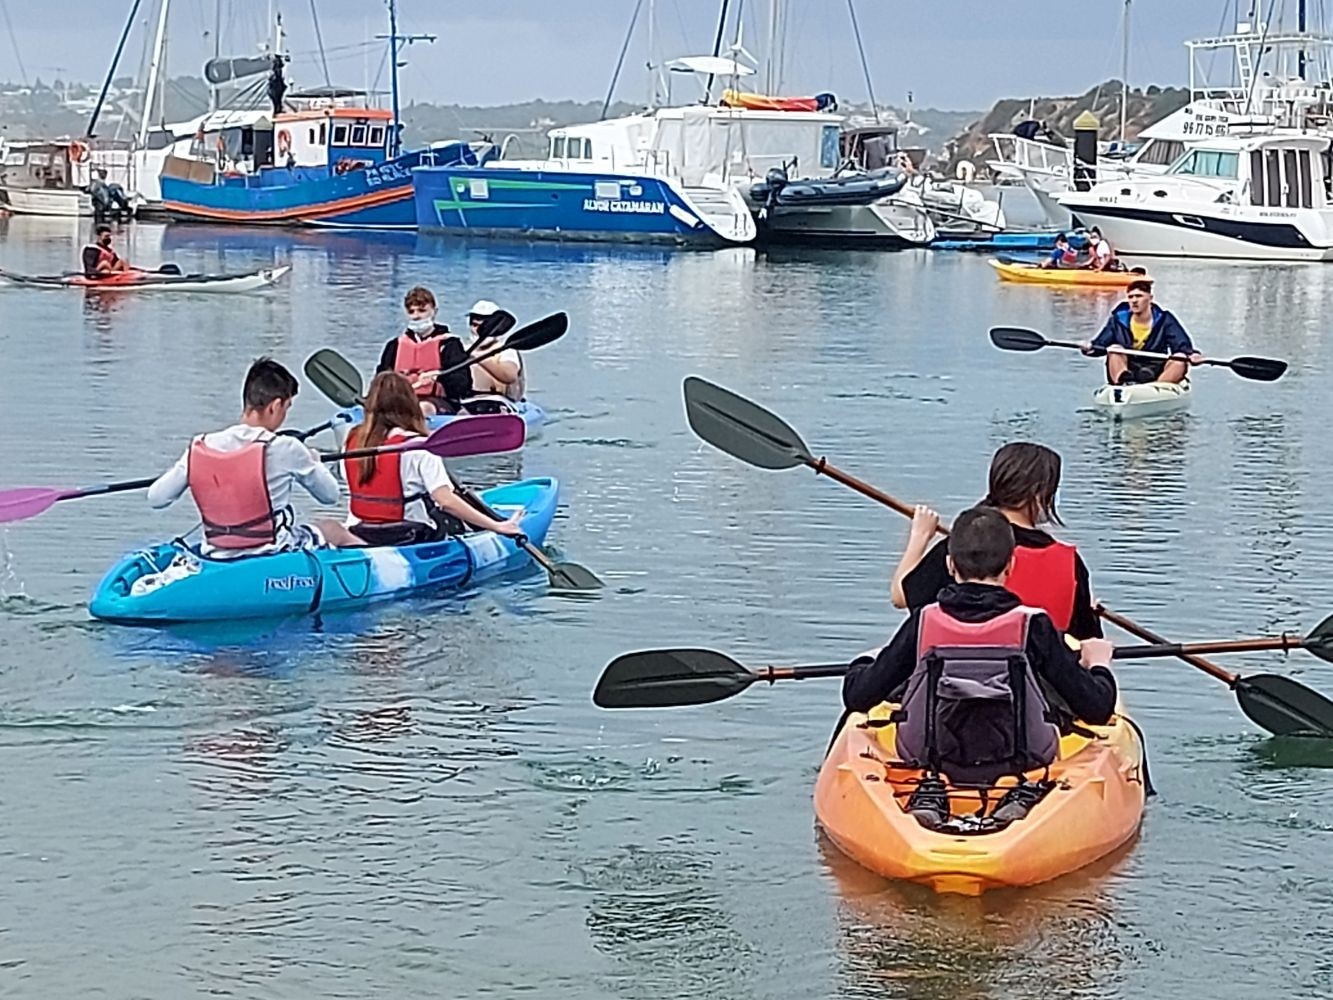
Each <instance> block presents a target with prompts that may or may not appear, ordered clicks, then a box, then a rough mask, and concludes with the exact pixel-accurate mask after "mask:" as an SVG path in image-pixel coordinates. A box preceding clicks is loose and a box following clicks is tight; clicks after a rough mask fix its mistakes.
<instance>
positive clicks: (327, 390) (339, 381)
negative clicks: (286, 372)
mask: <svg viewBox="0 0 1333 1000" xmlns="http://www.w3.org/2000/svg"><path fill="white" fill-rule="evenodd" d="M305 376H306V378H308V379H310V381H311V382H312V383H313V384H314V386H315V388H316V389H318V390H319V391H320V392H322V393H324V395H326V396H328V397H329V399H331V400H333V402H334V403H336V404H337V405H338V406H342V407H347V406H355V405H356V404H357V403H359V402H360V401H361V393H362V391H363V386H362V383H361V373H360V372H359V371H357V370H356V366H355V365H354V364H352V363H351V362H350V361H348V360H347V359H346V358H344V357H343V356H342V355H341V354H339V353H338V352H337V351H335V350H332V349H331V348H328V347H325V348H322V349H321V350H318V351H316V352H315V353H314V354H312V355H310V357H308V358H306V361H305Z"/></svg>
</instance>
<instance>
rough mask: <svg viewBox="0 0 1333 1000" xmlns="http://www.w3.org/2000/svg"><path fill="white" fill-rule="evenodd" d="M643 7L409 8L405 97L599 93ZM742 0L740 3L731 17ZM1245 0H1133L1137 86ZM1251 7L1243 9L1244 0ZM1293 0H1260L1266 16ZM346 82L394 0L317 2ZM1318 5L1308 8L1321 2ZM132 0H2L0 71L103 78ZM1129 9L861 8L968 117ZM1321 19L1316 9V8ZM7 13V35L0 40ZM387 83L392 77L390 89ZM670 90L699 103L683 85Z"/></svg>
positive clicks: (436, 3) (812, 36) (753, 46)
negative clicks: (414, 36)
mask: <svg viewBox="0 0 1333 1000" xmlns="http://www.w3.org/2000/svg"><path fill="white" fill-rule="evenodd" d="M158 2H159V0H143V2H142V7H141V9H140V11H139V14H138V18H137V22H138V23H137V24H136V28H135V30H134V32H133V34H132V35H131V38H130V42H129V44H128V46H127V47H126V53H125V58H124V60H123V62H122V71H123V72H126V73H133V72H135V71H136V70H137V69H138V67H139V65H140V63H141V60H142V57H143V53H144V50H145V47H146V46H145V38H146V36H147V35H148V33H149V32H148V30H147V28H148V24H149V22H151V21H153V20H155V19H156V10H157V4H158ZM635 2H636V0H564V2H561V3H556V2H552V0H471V2H468V3H459V2H455V0H399V22H400V30H401V31H404V32H429V33H434V34H436V35H438V36H439V40H438V41H437V42H436V43H435V44H434V45H417V46H414V47H413V48H412V50H411V52H410V53H409V54H408V57H407V58H408V66H407V67H406V68H405V69H404V71H403V88H404V92H405V94H406V95H407V96H408V97H417V98H420V99H433V100H437V101H444V102H453V101H456V102H459V103H463V104H501V103H508V102H512V101H525V100H530V99H534V98H538V97H543V98H548V99H562V98H577V99H581V100H587V99H593V98H601V97H602V96H604V94H605V92H606V88H607V85H608V83H609V81H610V78H611V74H612V71H613V69H614V67H615V61H616V56H617V54H618V53H619V51H620V46H621V44H622V41H623V39H624V36H625V32H626V29H627V28H628V26H629V22H630V17H631V14H632V13H633V11H634V7H635ZM740 2H741V0H732V5H731V6H732V11H733V12H734V11H735V9H736V7H737V5H738V4H739V3H740ZM786 2H787V7H788V10H789V12H790V13H789V30H788V36H787V45H786V52H787V60H786V74H785V81H784V82H785V86H784V88H783V89H784V90H785V91H786V92H787V93H811V92H815V91H819V90H832V91H834V92H836V93H838V94H840V95H843V96H844V97H846V98H848V99H852V100H861V99H864V97H865V94H866V86H865V81H864V77H863V75H862V72H861V68H860V62H859V59H858V57H857V53H856V44H855V40H854V36H853V33H852V29H851V21H850V18H849V15H848V9H847V4H846V3H845V2H844V0H786ZM1234 2H1235V0H1233V2H1231V3H1226V2H1223V0H1134V3H1133V7H1132V25H1131V30H1130V37H1131V41H1132V47H1131V57H1130V80H1131V82H1132V83H1159V84H1182V83H1184V82H1186V79H1187V62H1186V53H1185V49H1184V46H1183V44H1182V43H1183V42H1184V40H1185V39H1186V38H1193V37H1198V36H1204V35H1213V34H1215V33H1217V31H1218V29H1219V27H1221V26H1222V25H1223V23H1224V22H1225V23H1226V24H1227V27H1228V30H1230V27H1231V26H1232V25H1234V22H1235V13H1234V9H1235V8H1234ZM1239 2H1240V3H1241V5H1242V7H1243V8H1248V7H1249V4H1250V0H1239ZM1284 2H1285V3H1286V6H1288V7H1289V8H1291V9H1292V11H1293V13H1291V14H1290V15H1289V17H1291V18H1294V16H1295V15H1294V9H1295V6H1296V2H1295V0H1263V3H1264V6H1265V8H1267V7H1268V5H1269V4H1270V3H1276V4H1277V8H1278V9H1279V10H1280V9H1281V7H1282V6H1283V4H1284ZM314 3H315V4H316V6H317V8H318V11H319V19H320V26H321V28H322V31H323V37H324V44H325V46H326V51H327V52H328V58H329V72H330V76H331V77H332V78H333V81H334V82H335V83H338V82H341V83H344V84H345V85H349V86H364V85H365V82H366V80H367V79H368V78H369V79H371V80H374V78H375V76H376V73H377V72H379V71H380V67H381V60H382V55H383V49H382V48H381V47H380V46H381V45H382V43H372V45H373V46H374V47H371V46H368V45H366V44H365V42H366V40H367V39H368V38H371V37H372V36H374V35H375V34H378V33H383V32H384V31H385V30H386V24H387V21H386V18H387V8H386V7H385V4H384V2H383V0H314ZM642 4H643V7H642V13H641V15H640V17H639V21H638V25H637V27H636V29H635V33H634V39H633V41H632V43H631V46H630V50H629V55H628V56H627V57H626V60H625V68H624V71H623V72H622V74H621V82H620V85H619V87H618V88H617V92H616V93H617V96H618V97H620V98H622V99H625V100H630V101H643V100H645V99H646V96H647V91H648V84H647V76H646V74H645V72H644V63H645V59H646V56H647V52H648V30H647V23H648V10H649V8H650V7H652V8H654V9H655V12H656V13H655V18H654V20H655V23H656V37H655V42H654V48H655V50H656V51H657V53H658V54H659V56H660V57H667V58H669V57H671V56H676V55H682V54H687V53H694V54H701V53H705V52H707V51H708V50H709V48H710V46H711V43H712V36H713V31H714V29H715V25H716V18H717V10H718V3H717V0H642ZM271 6H272V4H271V2H270V0H229V2H227V3H225V4H224V7H225V9H226V14H225V15H224V18H225V19H224V28H223V32H222V36H221V37H222V39H223V47H224V51H230V52H231V53H232V54H237V55H242V54H250V53H251V52H253V51H254V48H255V44H256V42H257V40H258V38H259V36H260V35H261V34H263V33H264V32H265V25H266V23H268V18H267V12H268V10H269V9H270V7H271ZM1321 6H1322V4H1321V3H1320V0H1310V8H1311V9H1312V10H1317V9H1318V8H1320V7H1321ZM130 7H131V3H130V0H96V2H94V0H0V13H4V12H5V10H6V9H7V12H8V14H9V18H10V21H11V23H12V25H13V35H14V37H13V40H12V41H11V39H10V37H8V32H7V31H6V32H5V33H4V36H0V77H8V78H10V79H17V78H19V75H20V72H19V62H18V60H17V58H16V54H15V44H14V43H17V48H18V50H19V53H21V56H22V63H23V67H24V69H25V70H26V72H27V75H28V77H29V78H31V77H34V76H42V77H44V78H46V79H50V78H51V77H53V76H55V75H56V74H57V73H62V74H66V75H68V76H70V77H72V78H75V79H83V80H95V79H100V77H101V75H102V74H103V73H104V72H105V71H106V67H107V65H108V63H109V61H110V58H111V54H112V51H113V49H114V46H115V42H116V38H117V35H118V34H119V32H120V30H121V27H122V25H123V23H124V19H125V17H126V16H127V15H128V13H129V10H130ZM278 7H279V9H280V10H281V11H282V14H283V20H284V23H285V26H286V29H287V35H288V47H289V49H290V50H291V51H292V53H293V54H294V56H295V64H294V75H295V78H296V82H297V83H298V84H309V85H315V84H321V83H323V72H322V70H321V69H320V67H319V61H318V57H317V56H316V55H315V51H316V48H317V45H316V41H315V32H314V30H313V26H312V20H311V14H310V10H311V0H286V2H282V3H278ZM768 7H769V2H768V0H745V2H744V19H745V22H746V26H745V29H744V37H743V42H744V44H745V47H746V48H747V49H748V50H750V51H751V52H753V53H755V54H756V55H758V56H761V57H762V55H763V52H764V49H765V46H766V40H767V28H766V24H767V16H768V15H767V11H768ZM214 10H215V3H214V0H171V9H170V17H169V25H170V29H169V38H170V42H169V55H168V67H169V70H170V72H171V73H172V74H182V73H187V72H189V73H194V74H196V75H197V74H198V73H199V68H200V65H201V62H202V60H203V58H204V57H205V56H206V55H208V54H211V48H212V42H211V41H210V40H207V39H206V37H205V33H206V32H207V31H209V30H211V28H212V24H213V19H214ZM1123 10H1124V4H1123V2H1122V0H935V2H930V3H921V2H918V0H856V12H857V16H858V18H859V20H860V24H861V32H862V35H863V38H864V42H865V46H866V54H867V58H868V60H869V63H870V72H871V79H872V82H873V85H874V88H875V92H876V96H877V98H879V100H881V101H885V102H891V103H894V104H901V103H902V102H903V100H904V98H905V95H906V93H907V91H908V90H912V91H914V93H915V98H916V101H917V103H918V104H919V105H922V106H936V107H942V108H959V109H975V108H982V107H988V106H989V105H990V104H991V103H992V102H994V101H995V100H996V99H998V98H1000V97H1015V96H1030V95H1036V94H1062V93H1075V92H1081V91H1083V90H1085V89H1086V88H1087V87H1089V86H1091V85H1092V84H1093V83H1094V82H1097V81H1100V80H1103V79H1106V78H1107V77H1110V76H1118V75H1119V67H1120V41H1119V38H1120V24H1121V18H1122V16H1123ZM1312 16H1313V15H1312ZM4 27H5V26H4V24H3V21H2V20H0V31H4ZM383 81H387V75H385V76H382V77H381V82H383ZM676 93H677V95H679V96H683V97H685V98H691V97H693V96H694V95H693V94H686V93H685V92H684V91H683V90H680V91H677V92H676Z"/></svg>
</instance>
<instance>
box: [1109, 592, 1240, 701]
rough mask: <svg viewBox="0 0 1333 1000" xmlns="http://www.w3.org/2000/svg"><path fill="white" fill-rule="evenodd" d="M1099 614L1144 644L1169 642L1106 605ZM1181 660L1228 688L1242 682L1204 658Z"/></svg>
mask: <svg viewBox="0 0 1333 1000" xmlns="http://www.w3.org/2000/svg"><path fill="white" fill-rule="evenodd" d="M1097 613H1098V614H1099V615H1101V616H1102V617H1103V618H1105V619H1106V620H1107V621H1108V622H1110V623H1111V624H1112V625H1114V626H1115V627H1116V628H1118V629H1123V630H1124V631H1126V632H1128V633H1129V634H1130V635H1134V636H1138V637H1139V638H1140V639H1142V640H1143V641H1144V642H1153V643H1167V642H1168V640H1166V639H1164V638H1162V637H1161V636H1160V635H1158V634H1157V633H1156V632H1151V631H1149V630H1148V629H1146V628H1144V627H1143V626H1142V625H1138V624H1136V623H1135V622H1132V621H1130V620H1129V619H1128V618H1126V617H1125V616H1124V615H1120V614H1116V613H1115V612H1114V611H1112V610H1111V609H1110V608H1108V607H1106V606H1105V605H1098V607H1097ZM1180 658H1181V659H1182V660H1184V661H1185V662H1186V663H1188V664H1189V665H1190V666H1191V667H1198V668H1199V669H1200V670H1202V671H1203V672H1204V673H1206V674H1210V675H1211V676H1213V677H1215V678H1217V679H1218V680H1219V681H1221V682H1222V683H1223V684H1226V685H1227V686H1228V687H1235V686H1236V682H1237V681H1239V680H1240V677H1239V675H1237V674H1233V673H1232V672H1231V671H1229V670H1223V669H1222V668H1221V667H1219V666H1218V665H1217V664H1216V663H1213V662H1212V661H1210V660H1205V659H1204V658H1203V657H1202V656H1196V655H1194V654H1193V653H1182V654H1180Z"/></svg>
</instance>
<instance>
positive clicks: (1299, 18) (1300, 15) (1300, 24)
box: [1296, 0, 1306, 80]
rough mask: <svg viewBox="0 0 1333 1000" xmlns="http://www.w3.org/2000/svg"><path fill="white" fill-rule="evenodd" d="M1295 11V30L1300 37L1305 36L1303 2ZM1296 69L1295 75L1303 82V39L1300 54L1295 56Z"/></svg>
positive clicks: (1303, 0)
mask: <svg viewBox="0 0 1333 1000" xmlns="http://www.w3.org/2000/svg"><path fill="white" fill-rule="evenodd" d="M1296 10H1297V13H1296V29H1297V30H1298V31H1299V32H1300V33H1301V34H1302V35H1304V34H1305V25H1306V20H1305V0H1301V2H1300V5H1299V6H1298V7H1297V8H1296ZM1296 67H1297V68H1296V75H1297V76H1299V77H1300V78H1301V79H1302V80H1304V79H1305V39H1301V50H1300V52H1299V53H1298V54H1297V56H1296Z"/></svg>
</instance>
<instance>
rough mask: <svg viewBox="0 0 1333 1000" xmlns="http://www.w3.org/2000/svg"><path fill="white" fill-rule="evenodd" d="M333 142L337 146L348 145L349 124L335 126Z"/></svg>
mask: <svg viewBox="0 0 1333 1000" xmlns="http://www.w3.org/2000/svg"><path fill="white" fill-rule="evenodd" d="M333 144H334V145H335V146H346V145H347V126H346V125H335V126H333Z"/></svg>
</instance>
